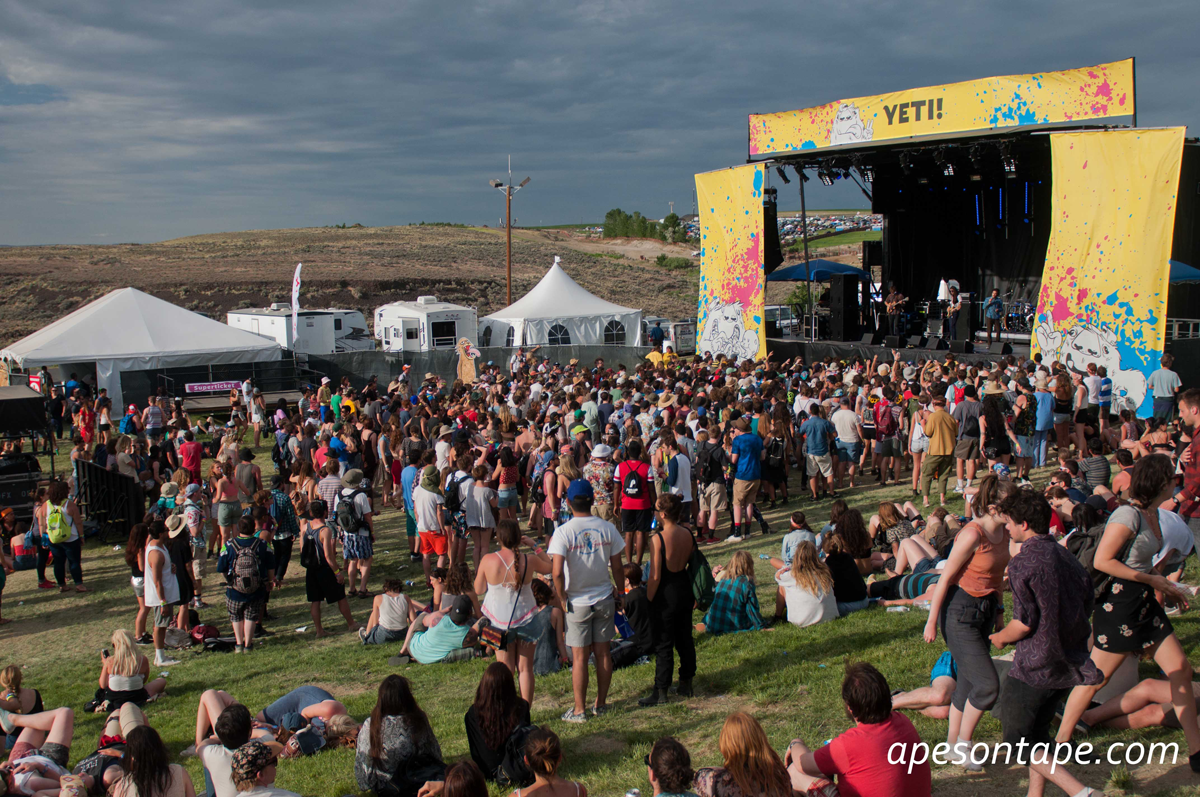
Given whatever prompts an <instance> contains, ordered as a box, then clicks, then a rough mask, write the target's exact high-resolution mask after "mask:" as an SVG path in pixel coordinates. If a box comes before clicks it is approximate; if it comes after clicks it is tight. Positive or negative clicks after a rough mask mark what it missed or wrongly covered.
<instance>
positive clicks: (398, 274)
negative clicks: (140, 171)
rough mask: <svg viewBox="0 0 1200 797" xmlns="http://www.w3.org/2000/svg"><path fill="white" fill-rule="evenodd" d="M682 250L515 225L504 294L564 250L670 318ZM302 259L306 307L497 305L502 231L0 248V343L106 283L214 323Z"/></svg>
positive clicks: (247, 235) (423, 230)
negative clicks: (669, 262) (421, 300)
mask: <svg viewBox="0 0 1200 797" xmlns="http://www.w3.org/2000/svg"><path fill="white" fill-rule="evenodd" d="M660 253H665V254H669V255H672V256H678V255H684V256H686V255H689V254H690V252H689V251H688V247H686V246H680V245H669V244H660V243H658V242H642V241H636V242H630V241H614V242H612V243H611V244H610V243H609V242H600V241H596V240H592V241H587V240H585V239H582V238H581V237H579V236H575V235H571V234H569V233H562V232H559V231H533V230H530V231H525V230H514V234H513V299H514V300H516V299H519V298H520V297H521V296H523V295H524V294H525V292H526V291H528V290H529V289H530V288H532V287H533V286H534V285H535V284H536V283H537V281H538V280H539V279H541V277H542V275H543V274H545V272H546V270H547V269H548V268H549V267H550V265H551V264H552V263H553V262H554V256H555V255H559V256H560V257H562V264H563V267H564V268H565V269H566V271H567V272H568V273H569V274H570V275H571V276H572V277H573V278H574V279H576V280H577V281H578V282H579V283H580V284H581V285H583V286H584V287H585V288H587V289H588V290H590V291H592V292H593V293H595V294H596V295H598V296H601V297H603V298H605V299H608V300H609V301H613V302H618V303H620V304H624V305H627V306H631V307H640V308H642V309H644V310H645V311H646V312H647V313H648V314H652V315H662V316H665V317H668V318H681V319H682V318H688V317H694V316H695V313H696V296H697V291H698V279H699V264H698V262H697V267H696V268H695V269H691V270H686V269H685V270H667V269H663V268H659V267H658V266H656V265H655V264H654V258H655V257H656V256H657V255H658V254H660ZM298 262H303V263H304V271H303V282H304V287H303V290H302V297H301V302H302V306H304V307H311V308H321V307H344V308H356V309H360V310H363V311H364V313H365V314H366V316H367V318H368V319H370V318H371V316H372V312H373V310H374V308H375V307H377V306H378V305H380V304H385V303H387V302H392V301H397V300H412V299H415V298H416V297H417V296H418V295H421V294H433V295H436V296H437V297H438V298H439V299H443V300H446V301H452V302H457V303H460V304H467V305H473V306H475V307H477V308H478V310H479V314H480V315H484V314H486V313H490V312H495V311H496V310H499V309H501V308H502V307H504V306H505V290H504V288H505V285H504V232H503V230H495V229H486V228H459V227H439V226H409V227H373V228H359V229H354V228H352V229H333V228H305V229H294V230H252V231H249V232H236V233H216V234H211V235H197V236H192V237H189V238H179V239H176V240H173V241H162V242H161V243H154V244H115V245H105V246H31V247H4V248H0V345H6V344H8V343H11V342H13V341H16V340H19V339H20V338H22V337H24V336H25V335H28V334H29V333H31V332H34V331H36V330H37V329H40V328H41V327H43V326H45V325H46V324H48V323H49V322H51V321H53V320H55V319H57V318H60V317H61V316H63V315H65V314H66V313H69V312H71V311H72V310H74V309H76V308H78V307H79V306H80V305H82V304H84V303H86V302H88V301H91V300H92V299H95V298H97V297H99V296H102V295H104V294H105V293H107V292H108V291H111V290H113V289H114V288H122V287H127V286H131V287H135V288H138V289H140V290H143V291H146V292H147V293H151V294H153V295H155V296H158V297H160V298H162V299H166V300H168V301H171V302H174V303H176V304H178V305H181V306H183V307H187V308H188V309H190V310H197V311H201V312H205V313H208V314H209V315H210V316H212V317H213V318H216V319H218V320H222V321H223V320H224V318H225V312H226V311H228V310H232V309H236V308H239V307H259V306H264V305H266V304H268V303H269V302H272V301H289V300H290V296H291V277H292V272H293V270H294V269H295V267H296V263H298Z"/></svg>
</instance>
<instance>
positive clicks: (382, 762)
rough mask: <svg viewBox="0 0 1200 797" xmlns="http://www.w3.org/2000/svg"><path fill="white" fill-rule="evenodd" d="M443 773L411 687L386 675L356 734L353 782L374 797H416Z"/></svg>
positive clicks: (399, 678) (434, 740) (435, 744)
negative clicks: (375, 796)
mask: <svg viewBox="0 0 1200 797" xmlns="http://www.w3.org/2000/svg"><path fill="white" fill-rule="evenodd" d="M445 772H446V765H445V764H444V763H442V748H441V746H440V745H439V744H438V740H437V737H436V736H434V734H433V728H432V727H431V726H430V724H429V717H428V716H427V715H426V714H425V712H424V711H422V710H421V707H420V705H418V704H417V699H416V697H414V696H413V693H412V685H411V684H410V683H409V681H408V679H407V678H405V677H404V676H401V675H389V676H387V677H386V678H384V679H383V681H382V682H381V683H380V684H379V693H378V697H377V699H376V701H375V707H374V708H373V709H371V716H370V717H368V718H367V720H366V721H365V722H363V725H362V729H361V730H360V732H359V734H358V749H357V752H356V753H355V755H354V779H355V780H356V781H357V782H358V787H359V789H361V790H362V791H372V792H374V793H375V794H376V795H378V797H416V795H417V792H418V791H420V790H421V789H422V788H423V787H424V786H425V784H426V783H427V782H430V781H433V782H435V783H438V784H439V785H440V783H441V782H442V781H443V780H444V779H445Z"/></svg>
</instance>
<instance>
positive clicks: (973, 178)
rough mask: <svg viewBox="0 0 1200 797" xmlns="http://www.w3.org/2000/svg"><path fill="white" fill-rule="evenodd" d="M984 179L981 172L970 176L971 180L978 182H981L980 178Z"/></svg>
mask: <svg viewBox="0 0 1200 797" xmlns="http://www.w3.org/2000/svg"><path fill="white" fill-rule="evenodd" d="M982 179H983V175H980V174H972V175H971V176H970V180H971V182H973V183H978V182H979V181H980V180H982Z"/></svg>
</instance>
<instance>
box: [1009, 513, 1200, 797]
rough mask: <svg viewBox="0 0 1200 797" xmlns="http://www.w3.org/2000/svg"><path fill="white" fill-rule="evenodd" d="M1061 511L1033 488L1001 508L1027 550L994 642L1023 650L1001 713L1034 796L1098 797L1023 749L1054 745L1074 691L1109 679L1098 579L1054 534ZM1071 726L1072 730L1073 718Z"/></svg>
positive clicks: (1013, 574) (1016, 564)
mask: <svg viewBox="0 0 1200 797" xmlns="http://www.w3.org/2000/svg"><path fill="white" fill-rule="evenodd" d="M1053 511H1054V510H1053V509H1051V508H1050V504H1048V503H1047V502H1046V499H1045V498H1043V497H1042V496H1040V495H1038V494H1037V493H1035V492H1034V491H1032V490H1016V491H1014V492H1012V493H1011V494H1010V495H1009V496H1008V497H1007V498H1005V499H1004V500H1003V501H1002V502H1001V504H1000V507H999V512H1000V516H1001V518H1003V520H1004V522H1005V524H1006V526H1007V528H1008V533H1009V535H1010V537H1011V538H1012V541H1013V542H1015V543H1016V544H1018V545H1020V546H1021V550H1020V552H1018V553H1017V555H1016V556H1014V557H1013V558H1012V561H1010V562H1009V565H1008V585H1009V589H1010V590H1011V591H1012V595H1013V619H1012V620H1010V621H1009V622H1008V624H1007V625H1006V626H1004V628H1002V629H1001V630H999V631H997V632H995V633H993V634H991V635H990V636H989V639H990V640H991V643H992V644H993V645H995V646H996V649H997V650H1000V649H1002V648H1005V647H1007V646H1008V645H1011V644H1014V643H1015V644H1016V646H1017V648H1016V651H1015V652H1014V653H1013V659H1012V667H1011V668H1009V671H1008V676H1007V678H1006V681H1005V687H1004V690H1005V691H1004V701H1003V702H1002V703H1001V704H1000V712H999V713H1000V724H1001V726H1002V727H1003V730H1004V741H1005V743H1007V744H1009V745H1012V746H1013V749H1015V750H1017V751H1018V760H1017V763H1018V764H1024V765H1027V766H1028V767H1029V792H1028V793H1029V794H1031V795H1034V797H1038V796H1039V795H1041V794H1043V793H1044V790H1045V788H1046V781H1047V780H1049V781H1050V782H1052V783H1053V784H1054V785H1056V786H1058V787H1059V788H1060V789H1062V790H1063V791H1065V792H1066V793H1067V794H1072V795H1083V796H1084V797H1087V795H1094V794H1097V792H1095V791H1094V790H1092V789H1087V788H1085V787H1084V785H1083V784H1082V783H1080V782H1079V781H1078V780H1076V779H1075V778H1074V777H1073V776H1072V775H1071V774H1070V772H1068V771H1067V769H1066V768H1065V767H1063V766H1062V765H1061V764H1058V765H1055V766H1051V765H1050V764H1049V763H1048V762H1047V761H1046V759H1045V758H1043V759H1041V760H1040V761H1037V762H1035V761H1034V760H1033V757H1032V756H1030V757H1029V758H1025V757H1024V756H1022V755H1021V753H1020V751H1021V747H1019V746H1018V745H1020V744H1021V743H1022V742H1024V743H1025V744H1026V745H1028V746H1029V747H1032V746H1033V745H1035V744H1050V743H1051V741H1052V740H1051V738H1050V725H1051V723H1052V722H1053V720H1054V714H1055V711H1056V709H1057V707H1058V706H1059V705H1060V704H1061V703H1062V701H1063V699H1064V698H1065V697H1066V696H1067V695H1068V694H1069V692H1070V690H1071V688H1072V687H1075V686H1080V685H1084V684H1098V683H1100V681H1101V680H1102V679H1103V673H1101V672H1100V671H1099V670H1097V668H1096V665H1095V664H1094V663H1093V662H1092V661H1090V660H1089V659H1088V642H1089V638H1090V637H1091V623H1090V622H1089V617H1090V616H1091V613H1092V591H1093V584H1092V579H1091V577H1090V576H1089V575H1088V573H1087V571H1086V570H1084V569H1083V565H1081V564H1079V562H1078V561H1076V559H1075V557H1073V556H1072V555H1071V554H1070V552H1069V551H1067V549H1066V548H1065V547H1063V546H1061V545H1058V544H1057V543H1056V542H1055V541H1054V537H1053V536H1051V535H1050V515H1051V513H1052V512H1053ZM1193 711H1194V707H1193ZM1063 727H1064V728H1070V726H1069V725H1067V724H1066V721H1065V720H1064V723H1063ZM1026 749H1028V748H1026ZM1049 758H1050V760H1051V761H1058V760H1059V759H1057V758H1056V757H1055V756H1053V755H1051V756H1049Z"/></svg>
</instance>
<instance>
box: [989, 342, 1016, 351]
mask: <svg viewBox="0 0 1200 797" xmlns="http://www.w3.org/2000/svg"><path fill="white" fill-rule="evenodd" d="M988 353H989V354H1012V353H1013V348H1012V344H1011V343H1009V342H1008V341H1007V340H998V341H996V342H995V343H993V344H992V345H991V346H990V347H989V348H988Z"/></svg>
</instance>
